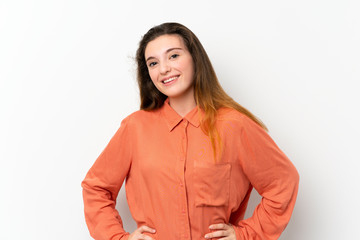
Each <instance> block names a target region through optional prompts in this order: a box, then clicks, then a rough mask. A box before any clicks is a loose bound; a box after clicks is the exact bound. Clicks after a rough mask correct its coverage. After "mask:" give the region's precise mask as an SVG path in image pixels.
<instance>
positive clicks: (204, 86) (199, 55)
mask: <svg viewBox="0 0 360 240" xmlns="http://www.w3.org/2000/svg"><path fill="white" fill-rule="evenodd" d="M166 34H169V35H171V34H176V35H178V36H180V37H181V38H182V39H183V41H184V43H185V46H186V47H187V49H188V51H189V52H190V54H191V56H192V58H193V61H194V68H195V74H194V94H195V101H196V104H197V106H198V107H200V108H201V109H202V110H203V111H204V116H203V117H202V119H201V129H202V130H203V131H204V133H205V134H207V135H208V136H209V137H210V140H211V144H212V147H213V151H214V156H216V145H217V144H216V142H218V143H219V144H220V143H221V142H220V138H219V133H218V131H217V129H216V127H215V122H216V115H217V110H218V109H220V108H222V107H226V108H233V109H235V110H237V111H239V112H241V113H243V114H245V115H246V116H248V117H249V118H250V119H252V120H253V121H254V122H256V123H257V124H258V125H260V126H261V127H262V128H264V129H265V130H267V128H266V126H265V125H264V124H263V123H262V122H261V121H260V120H259V119H258V118H257V117H255V116H254V115H253V114H252V113H251V112H250V111H248V110H247V109H246V108H244V107H242V106H241V105H240V104H238V103H237V102H235V101H234V100H233V99H232V98H231V97H230V96H229V95H227V94H226V93H225V91H224V90H223V88H222V87H221V85H220V83H219V81H218V79H217V76H216V74H215V71H214V68H213V66H212V64H211V62H210V59H209V57H208V55H207V53H206V51H205V49H204V47H203V46H202V44H201V43H200V41H199V39H198V38H197V37H196V36H195V34H194V33H193V32H192V31H191V30H190V29H188V28H187V27H185V26H183V25H181V24H179V23H172V22H170V23H163V24H161V25H158V26H155V27H153V28H151V29H150V30H149V31H148V32H147V33H146V34H145V35H144V36H143V37H142V39H141V41H140V43H139V48H138V50H137V52H136V61H137V81H138V84H139V89H140V100H141V103H140V109H143V110H147V111H150V110H154V109H158V108H160V107H161V106H162V105H163V104H164V101H165V100H166V98H167V96H166V95H164V94H163V93H161V92H160V91H159V90H158V89H157V88H156V87H155V85H154V84H153V83H152V81H151V78H150V75H149V72H148V69H147V66H146V62H145V49H146V46H147V44H148V43H149V42H150V41H152V40H154V39H155V38H157V37H160V36H162V35H166ZM220 146H221V145H220Z"/></svg>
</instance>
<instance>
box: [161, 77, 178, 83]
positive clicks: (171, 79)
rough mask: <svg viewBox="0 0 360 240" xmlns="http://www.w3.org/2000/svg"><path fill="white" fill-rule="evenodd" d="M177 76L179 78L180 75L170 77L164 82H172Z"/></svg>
mask: <svg viewBox="0 0 360 240" xmlns="http://www.w3.org/2000/svg"><path fill="white" fill-rule="evenodd" d="M177 78H178V77H172V78H169V79H167V80H165V81H164V83H168V82H171V81H173V80H175V79H177Z"/></svg>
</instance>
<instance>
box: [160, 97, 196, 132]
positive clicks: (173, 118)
mask: <svg viewBox="0 0 360 240" xmlns="http://www.w3.org/2000/svg"><path fill="white" fill-rule="evenodd" d="M161 110H162V114H163V116H164V118H165V121H166V124H167V126H168V128H169V131H170V132H171V131H172V130H173V129H174V128H175V127H176V126H177V125H178V124H179V123H180V122H181V121H183V120H184V119H185V120H187V121H188V122H189V123H190V124H191V125H193V126H194V127H199V126H200V114H201V111H199V109H198V107H197V106H196V107H194V109H193V110H191V111H190V112H189V113H188V114H186V116H184V117H181V116H180V115H179V114H178V113H177V112H176V111H175V110H174V109H173V108H172V107H171V106H170V104H169V99H166V100H165V102H164V104H163V106H162V107H161Z"/></svg>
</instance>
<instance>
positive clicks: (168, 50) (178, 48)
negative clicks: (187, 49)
mask: <svg viewBox="0 0 360 240" xmlns="http://www.w3.org/2000/svg"><path fill="white" fill-rule="evenodd" d="M173 50H183V49H182V48H180V47H174V48H169V49H167V50H166V51H165V53H169V52H171V51H173ZM153 58H155V57H152V56H150V57H148V58H147V59H146V62H147V61H149V60H150V59H153Z"/></svg>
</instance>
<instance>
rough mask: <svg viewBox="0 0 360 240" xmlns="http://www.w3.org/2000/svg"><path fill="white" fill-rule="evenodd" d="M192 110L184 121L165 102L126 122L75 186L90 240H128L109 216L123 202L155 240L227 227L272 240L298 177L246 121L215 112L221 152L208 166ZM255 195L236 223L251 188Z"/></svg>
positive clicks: (205, 141)
mask: <svg viewBox="0 0 360 240" xmlns="http://www.w3.org/2000/svg"><path fill="white" fill-rule="evenodd" d="M198 111H200V110H198V108H194V109H193V110H192V111H191V112H190V113H188V114H187V115H186V116H185V117H181V116H180V115H178V114H177V113H176V112H175V111H174V110H173V109H172V108H171V107H170V105H169V104H168V101H166V102H165V104H164V105H163V107H162V108H160V109H158V110H156V111H150V112H147V111H137V112H135V113H133V114H131V115H130V116H128V117H127V118H125V119H124V120H123V121H122V123H121V126H120V128H119V130H118V131H117V132H116V133H115V135H114V136H113V138H112V139H111V141H110V142H109V144H108V145H107V147H106V148H105V149H104V151H103V152H102V153H101V155H100V156H99V157H98V159H97V160H96V162H95V163H94V165H93V166H92V167H91V169H90V170H89V172H88V173H87V175H86V178H85V179H84V181H83V182H82V187H83V197H84V206H85V218H86V222H87V225H88V228H89V230H90V233H91V235H92V236H93V237H94V238H95V239H97V240H108V239H112V240H114V239H117V240H119V239H121V240H123V239H128V236H129V233H127V232H126V231H125V230H124V229H123V225H122V220H121V218H120V216H119V214H118V212H117V211H116V210H115V202H116V197H117V195H118V192H119V190H120V188H121V186H122V183H123V181H124V180H125V179H126V184H125V187H126V196H127V200H128V205H129V208H130V211H131V214H132V216H133V218H134V220H135V221H136V222H137V224H138V226H141V225H147V226H149V227H151V228H154V229H156V233H155V234H151V233H144V234H148V235H150V236H152V237H153V238H154V239H157V240H182V239H193V240H198V239H205V238H204V235H205V234H206V233H208V232H210V231H209V228H208V227H209V226H210V225H211V224H214V223H231V224H232V225H233V226H234V228H235V231H236V238H237V240H241V239H278V237H279V236H280V234H281V232H282V231H283V230H284V228H285V227H286V225H287V223H288V221H289V220H290V216H291V213H292V210H293V208H294V204H295V200H296V195H297V190H298V181H299V175H298V173H297V171H296V169H295V167H294V166H293V164H292V163H291V162H290V161H289V159H288V158H287V157H286V156H285V155H284V153H283V152H282V151H281V150H280V149H279V148H278V147H277V146H276V144H275V143H274V141H273V140H272V139H271V138H270V137H269V135H268V134H267V133H266V132H265V131H264V130H263V129H262V128H261V127H259V126H258V125H257V124H256V123H254V122H253V121H252V120H250V119H249V118H248V117H246V116H245V115H243V114H241V113H239V112H237V111H235V110H232V109H221V110H219V113H218V119H217V128H218V131H219V133H220V137H221V141H222V146H223V147H222V151H221V153H220V154H219V158H218V159H217V160H216V161H214V155H213V150H212V147H211V143H210V139H209V137H208V136H206V135H205V134H204V133H203V131H202V130H201V128H200V122H199V115H200V114H201V112H198ZM253 187H254V188H255V189H256V190H257V191H258V192H259V194H260V195H262V197H263V198H262V200H261V203H260V204H259V205H258V206H257V208H256V210H255V212H254V214H253V216H252V217H251V218H249V219H246V220H243V218H244V214H245V210H246V206H247V203H248V200H249V196H250V193H251V190H252V188H253Z"/></svg>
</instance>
